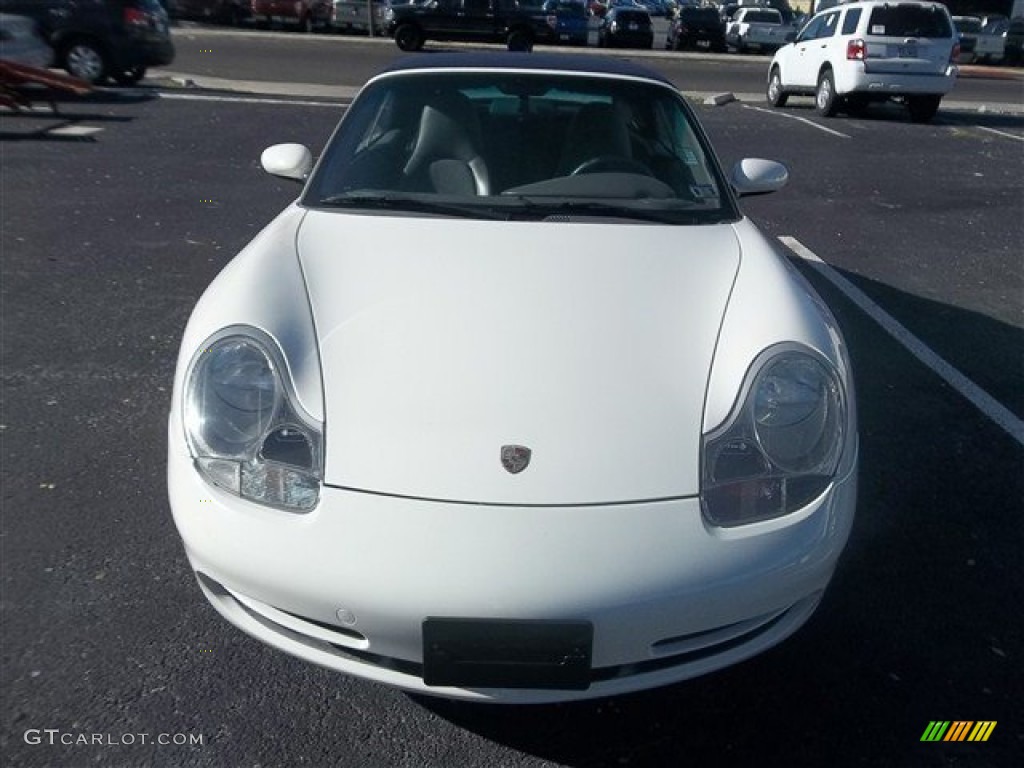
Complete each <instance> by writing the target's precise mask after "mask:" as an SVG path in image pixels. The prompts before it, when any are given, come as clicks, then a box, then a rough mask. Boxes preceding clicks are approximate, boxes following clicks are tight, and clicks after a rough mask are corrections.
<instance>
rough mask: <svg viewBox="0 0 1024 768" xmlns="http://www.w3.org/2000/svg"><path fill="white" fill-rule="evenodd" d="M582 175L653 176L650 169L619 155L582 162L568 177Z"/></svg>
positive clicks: (604, 156)
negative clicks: (629, 174) (635, 174)
mask: <svg viewBox="0 0 1024 768" xmlns="http://www.w3.org/2000/svg"><path fill="white" fill-rule="evenodd" d="M584 173H638V174H641V175H643V176H653V175H654V174H653V173H651V169H650V168H648V167H647V166H646V165H644V164H643V163H641V162H639V161H638V160H631V159H630V158H628V157H622V156H620V155H600V156H598V157H592V158H590V159H589V160H584V161H583V162H582V163H580V164H579V165H578V166H576V170H574V171H573V172H572V173H571V174H569V175H570V176H579V175H581V174H584Z"/></svg>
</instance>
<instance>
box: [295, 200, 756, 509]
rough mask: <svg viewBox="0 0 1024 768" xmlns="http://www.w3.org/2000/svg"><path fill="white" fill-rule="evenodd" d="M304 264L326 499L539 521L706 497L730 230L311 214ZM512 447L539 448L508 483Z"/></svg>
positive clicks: (735, 252)
mask: <svg viewBox="0 0 1024 768" xmlns="http://www.w3.org/2000/svg"><path fill="white" fill-rule="evenodd" d="M297 248H298V253H299V258H300V261H301V264H302V268H303V272H304V274H305V278H306V284H307V289H308V292H309V300H310V304H311V308H312V314H313V321H314V324H315V326H316V332H317V336H318V339H319V347H320V350H319V351H320V356H321V365H322V370H323V385H324V400H325V416H326V424H325V482H326V483H327V484H329V485H333V486H339V487H346V488H352V489H359V490H365V491H370V492H376V493H385V494H396V495H402V496H410V497H417V498H429V499H444V500H448V501H463V502H475V503H499V504H545V505H547V504H551V505H561V504H596V503H610V502H628V501H638V500H650V499H660V498H672V497H679V496H689V495H695V494H697V493H698V492H699V479H700V478H699V475H700V435H701V424H702V413H703V409H704V401H705V394H706V392H705V390H706V387H707V382H708V379H709V376H710V369H711V364H712V358H713V355H714V352H715V343H716V339H717V336H718V332H719V329H720V327H721V323H722V317H723V314H724V311H725V308H726V304H727V302H728V297H729V292H730V288H731V286H732V283H733V280H734V278H735V276H736V272H737V269H738V267H739V262H740V247H739V244H738V241H737V237H736V234H735V232H734V231H733V228H732V227H731V226H730V225H727V224H725V225H709V226H696V227H685V228H684V227H668V226H660V225H646V224H637V225H619V226H611V225H609V224H607V223H576V222H572V223H568V222H567V223H554V222H493V221H467V220H456V221H453V220H452V219H443V218H437V219H434V218H404V217H393V216H388V217H384V216H375V215H351V214H348V213H338V212H322V211H313V212H310V213H309V214H308V215H307V216H306V217H305V218H304V220H303V223H302V225H301V227H300V229H299V232H298V236H297ZM510 445H519V446H524V447H527V448H529V449H530V451H531V460H530V463H529V466H528V467H527V468H526V469H524V470H522V471H521V472H519V473H517V474H512V473H511V472H509V471H507V470H506V468H504V467H503V464H502V461H501V454H502V447H503V446H510Z"/></svg>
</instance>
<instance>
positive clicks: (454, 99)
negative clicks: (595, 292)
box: [302, 72, 738, 224]
mask: <svg viewBox="0 0 1024 768" xmlns="http://www.w3.org/2000/svg"><path fill="white" fill-rule="evenodd" d="M302 202H303V204H304V205H307V206H313V207H335V208H346V209H351V210H354V211H366V212H374V213H380V212H382V211H385V212H394V213H403V214H414V215H452V216H464V217H475V218H500V219H520V218H522V219H543V218H547V217H549V216H554V215H560V216H566V215H569V216H572V215H581V216H603V217H614V218H625V219H632V220H636V221H654V222H659V223H669V224H677V223H678V224H693V223H704V222H707V223H713V222H720V221H729V220H735V219H736V218H738V214H737V211H736V208H735V203H734V202H733V199H732V197H731V195H730V194H729V192H728V191H727V189H726V187H725V183H724V181H723V179H722V177H721V172H720V171H719V169H718V165H717V163H716V162H715V160H714V158H713V156H712V155H711V152H710V149H709V148H708V145H707V141H706V139H705V138H704V135H703V132H702V131H701V129H700V128H699V126H698V125H697V123H696V120H695V118H694V117H693V115H692V112H691V111H690V109H689V107H688V106H687V105H686V103H685V102H684V100H683V98H682V97H681V96H680V95H679V93H678V92H677V91H675V90H674V89H672V88H669V87H667V86H661V85H657V84H654V83H644V82H641V81H633V80H623V79H613V78H608V77H598V76H593V75H590V76H583V75H580V76H567V75H555V74H550V73H547V72H536V73H522V72H486V73H469V72H466V73H450V72H448V73H438V72H419V73H404V74H401V75H393V76H388V77H384V78H381V79H379V80H377V81H375V82H374V83H372V84H371V85H369V86H367V88H366V89H365V90H364V91H363V92H362V93H361V94H360V96H359V98H357V99H356V101H355V102H354V103H353V104H352V106H351V107H350V109H349V112H348V114H347V115H346V116H345V119H344V120H343V121H342V123H341V125H340V126H339V128H338V130H337V131H336V133H335V135H334V137H333V138H332V139H331V142H330V143H329V145H328V147H327V149H326V150H325V152H324V156H323V158H322V159H321V161H320V163H319V164H318V166H317V168H316V171H315V172H314V174H313V176H312V178H311V179H310V182H309V184H308V186H307V188H306V191H305V193H304V194H303V199H302Z"/></svg>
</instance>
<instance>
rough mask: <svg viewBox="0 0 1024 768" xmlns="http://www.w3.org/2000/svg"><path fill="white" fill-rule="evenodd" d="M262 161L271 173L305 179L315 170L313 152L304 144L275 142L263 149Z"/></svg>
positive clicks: (264, 168)
mask: <svg viewBox="0 0 1024 768" xmlns="http://www.w3.org/2000/svg"><path fill="white" fill-rule="evenodd" d="M260 163H261V164H262V165H263V170H265V171H266V172H267V173H269V174H272V175H274V176H280V177H281V178H283V179H292V180H294V181H305V180H306V179H307V178H308V177H309V172H310V171H311V170H313V153H312V152H310V151H309V149H307V148H306V146H305V145H303V144H275V145H274V146H272V147H267V148H266V149H264V150H263V154H262V155H260Z"/></svg>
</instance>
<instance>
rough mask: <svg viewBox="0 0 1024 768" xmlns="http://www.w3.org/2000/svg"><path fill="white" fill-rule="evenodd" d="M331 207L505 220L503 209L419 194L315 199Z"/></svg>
mask: <svg viewBox="0 0 1024 768" xmlns="http://www.w3.org/2000/svg"><path fill="white" fill-rule="evenodd" d="M315 204H316V205H326V206H331V207H332V208H358V209H362V210H386V211H411V212H414V213H436V214H438V215H440V216H458V217H461V218H466V219H498V220H502V221H504V220H507V219H508V215H507V214H506V213H498V212H497V211H496V210H494V209H493V208H490V207H486V206H482V205H473V204H464V203H449V202H443V201H438V200H424V199H423V198H420V197H411V196H409V195H395V194H383V195H382V194H363V193H349V192H345V193H342V194H340V195H330V196H329V197H325V198H323V199H322V200H319V201H317V202H316V203H315Z"/></svg>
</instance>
